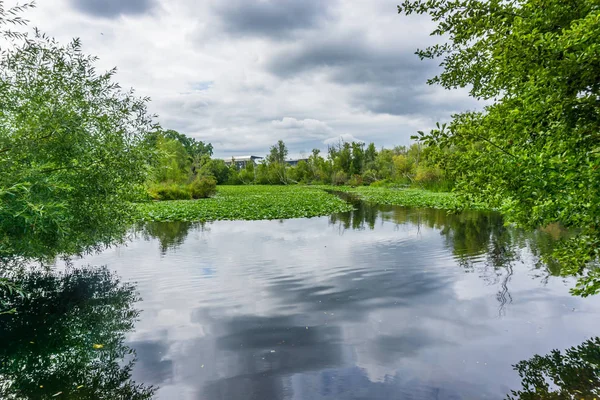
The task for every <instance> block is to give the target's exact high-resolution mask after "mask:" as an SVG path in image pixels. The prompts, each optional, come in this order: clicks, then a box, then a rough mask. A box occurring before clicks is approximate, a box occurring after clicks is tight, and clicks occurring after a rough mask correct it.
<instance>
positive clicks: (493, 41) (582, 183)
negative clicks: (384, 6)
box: [398, 0, 600, 295]
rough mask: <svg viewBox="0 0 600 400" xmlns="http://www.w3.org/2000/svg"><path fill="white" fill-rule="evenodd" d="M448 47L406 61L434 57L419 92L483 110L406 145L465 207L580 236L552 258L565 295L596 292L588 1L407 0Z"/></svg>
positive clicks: (595, 139) (597, 220) (593, 52)
mask: <svg viewBox="0 0 600 400" xmlns="http://www.w3.org/2000/svg"><path fill="white" fill-rule="evenodd" d="M398 11H399V12H400V13H405V14H407V15H409V14H413V13H416V14H424V13H427V14H429V15H430V16H431V18H432V19H433V21H435V22H436V23H437V27H436V28H435V30H434V31H433V32H432V34H433V35H438V36H442V37H444V38H448V39H449V42H448V43H441V44H436V45H433V46H431V47H428V48H426V49H424V50H419V51H418V52H417V54H418V55H419V56H420V57H421V58H422V59H424V58H431V59H433V58H438V57H441V58H442V59H443V61H442V66H443V68H444V69H443V71H442V72H441V74H440V75H438V76H436V77H434V78H432V79H431V80H430V81H429V83H431V84H440V85H442V86H443V87H444V88H447V89H452V88H456V87H468V88H469V89H470V93H471V95H472V96H473V97H475V98H477V99H484V100H487V101H489V102H491V105H488V106H487V107H485V108H484V109H483V110H482V111H479V112H465V113H462V114H459V115H456V116H455V117H454V119H453V121H452V122H451V123H450V124H449V125H448V126H444V125H441V126H438V129H435V130H433V131H431V132H430V133H428V134H424V133H422V132H420V133H419V136H418V138H419V139H420V140H421V141H423V142H425V143H426V144H429V145H434V146H438V147H441V148H445V149H453V150H454V151H452V152H445V153H444V152H439V153H438V154H440V155H444V157H446V161H447V163H446V165H447V166H448V167H450V168H451V169H452V171H451V172H452V173H453V176H454V178H455V179H456V180H457V181H458V183H457V189H458V191H459V193H461V194H462V195H463V196H464V197H465V199H467V200H471V201H481V202H485V203H487V204H488V205H490V206H491V207H495V208H498V209H499V210H501V211H502V212H503V213H504V214H505V215H506V216H507V217H508V218H509V219H510V220H511V221H514V222H516V223H518V224H520V225H522V226H525V227H530V228H532V227H537V226H540V225H542V226H543V225H547V224H549V223H553V222H560V223H562V224H563V225H565V226H567V227H576V228H578V229H580V230H581V231H580V234H579V235H577V236H576V237H575V238H573V239H571V240H570V241H569V242H566V243H564V244H563V245H562V246H560V249H559V250H558V251H557V252H556V253H555V257H556V258H557V259H559V260H560V261H561V263H562V265H563V272H564V273H565V274H579V275H582V278H581V279H580V281H579V284H578V286H577V287H576V288H575V290H574V293H577V294H582V295H588V294H592V293H596V292H598V291H599V290H600V269H598V268H591V269H590V268H587V267H590V266H591V267H593V266H594V265H597V263H598V259H599V256H600V169H599V168H600V135H599V132H600V80H598V76H600V50H599V49H600V8H599V7H598V2H597V1H590V0H570V1H564V0H511V1H504V0H490V1H479V0H427V1H425V0H417V1H414V0H407V1H405V2H404V3H403V4H402V5H401V6H399V7H398Z"/></svg>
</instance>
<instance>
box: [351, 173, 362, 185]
mask: <svg viewBox="0 0 600 400" xmlns="http://www.w3.org/2000/svg"><path fill="white" fill-rule="evenodd" d="M362 184H363V179H362V176H360V175H352V178H350V180H348V185H349V186H352V187H356V186H362Z"/></svg>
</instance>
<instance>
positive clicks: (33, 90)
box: [0, 7, 155, 261]
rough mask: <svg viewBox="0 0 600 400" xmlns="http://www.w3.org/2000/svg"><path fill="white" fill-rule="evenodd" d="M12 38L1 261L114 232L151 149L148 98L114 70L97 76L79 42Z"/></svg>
mask: <svg viewBox="0 0 600 400" xmlns="http://www.w3.org/2000/svg"><path fill="white" fill-rule="evenodd" d="M4 12H5V11H4V10H3V9H1V7H0V28H1V27H2V25H4V24H5V21H6V18H7V17H6V15H3V14H2V13H4ZM2 21H4V22H2ZM12 38H13V40H11V41H8V42H5V44H7V46H6V47H5V48H3V51H2V53H1V54H0V204H1V206H0V261H2V259H7V258H8V257H11V256H15V255H19V256H23V257H41V256H43V255H46V256H52V255H54V254H57V253H73V252H78V251H81V250H82V249H84V248H86V247H88V246H92V245H94V244H96V243H98V242H104V243H110V242H112V241H114V240H116V239H118V238H120V237H121V235H122V234H123V232H124V229H126V226H127V221H128V219H129V216H130V213H129V211H130V203H129V202H130V200H131V199H132V192H133V191H132V189H133V188H134V187H135V185H136V184H142V183H143V182H144V180H145V178H146V172H147V164H148V160H149V159H150V158H151V155H152V154H151V152H150V151H148V148H147V146H145V143H146V140H145V137H146V135H147V133H148V132H149V131H151V130H154V129H155V126H154V124H153V122H152V116H151V115H150V114H148V113H147V111H146V102H147V99H145V98H138V97H136V96H134V93H133V92H132V91H126V92H124V91H122V90H121V89H120V88H119V85H118V84H117V83H115V82H114V81H113V76H114V74H115V70H111V71H108V72H106V73H103V74H98V73H96V71H95V68H94V64H95V61H96V58H95V57H90V56H86V55H85V54H83V52H82V50H81V43H80V41H79V40H78V39H75V40H73V41H72V42H71V43H69V44H68V45H67V46H62V45H60V44H59V43H57V42H56V41H54V40H53V39H50V38H48V37H46V36H45V35H43V34H41V33H40V32H38V31H36V32H35V34H34V35H33V36H30V37H28V38H27V39H26V40H23V38H22V37H16V38H15V37H14V36H13V37H12Z"/></svg>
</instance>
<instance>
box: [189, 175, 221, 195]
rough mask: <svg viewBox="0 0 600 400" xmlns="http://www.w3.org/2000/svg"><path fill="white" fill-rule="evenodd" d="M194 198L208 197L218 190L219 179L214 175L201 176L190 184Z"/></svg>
mask: <svg viewBox="0 0 600 400" xmlns="http://www.w3.org/2000/svg"><path fill="white" fill-rule="evenodd" d="M190 192H191V194H192V198H194V199H206V198H208V197H210V196H212V195H214V194H215V193H216V192H217V180H216V179H215V178H213V177H212V176H199V177H197V178H196V179H194V181H193V182H192V183H191V184H190Z"/></svg>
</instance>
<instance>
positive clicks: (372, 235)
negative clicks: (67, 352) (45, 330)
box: [23, 204, 600, 400]
mask: <svg viewBox="0 0 600 400" xmlns="http://www.w3.org/2000/svg"><path fill="white" fill-rule="evenodd" d="M357 208H358V209H357V211H355V212H353V213H346V214H341V215H336V216H332V217H324V218H313V219H295V220H285V221H256V222H239V221H235V222H234V221H232V222H215V223H210V224H206V225H200V224H189V223H153V224H148V225H146V226H145V227H142V228H139V229H138V230H137V231H136V232H135V234H134V238H133V240H132V242H131V243H129V244H128V245H127V246H126V247H120V248H117V249H111V250H107V251H105V252H104V253H102V254H99V255H97V256H93V257H88V258H86V259H84V260H78V261H76V262H75V265H76V266H82V265H88V264H90V265H92V266H93V265H98V266H101V265H106V266H107V268H108V269H109V270H110V271H113V272H115V273H116V276H118V277H120V279H121V283H118V284H117V283H115V285H116V286H111V284H109V283H107V282H104V284H103V285H104V286H103V285H98V284H97V282H95V283H94V284H93V285H95V286H94V288H95V289H94V290H97V291H98V293H102V292H103V291H104V293H107V291H111V290H112V291H113V292H114V293H115V294H114V296H113V295H111V298H110V300H107V302H108V306H106V305H104V303H101V302H102V301H103V300H102V296H98V295H97V294H94V293H96V292H93V290H91V289H89V288H88V286H93V285H92V284H90V283H89V282H88V283H87V284H85V283H81V282H79V281H78V280H77V279H75V281H76V282H78V283H77V285H79V286H81V287H84V289H81V288H80V289H77V290H75V293H78V296H81V294H80V292H79V291H81V290H83V291H86V290H87V291H88V292H89V293H92V294H90V295H89V297H86V300H85V302H82V304H84V303H85V306H83V305H78V307H79V310H80V311H81V312H83V313H87V314H86V315H90V317H89V321H87V322H85V323H84V324H83V326H86V327H91V326H93V327H94V328H93V330H94V331H98V332H100V331H102V332H104V330H107V333H106V334H105V335H104V336H101V337H98V338H94V339H93V341H92V342H91V343H90V346H91V345H92V344H96V343H98V342H100V341H103V342H101V345H102V346H106V348H105V349H106V350H107V352H112V351H113V347H112V345H110V343H113V342H114V343H115V346H117V347H115V349H116V350H115V351H114V354H113V358H114V360H117V359H118V358H119V357H122V356H123V355H124V353H125V351H124V350H123V351H121V347H123V346H124V347H125V348H131V349H134V350H135V352H136V354H137V361H136V362H135V364H133V363H132V364H131V367H132V369H131V371H127V374H125V375H123V376H120V375H119V377H118V378H114V376H117V375H118V374H117V372H112V375H111V374H105V375H106V377H107V378H106V381H107V382H109V383H110V384H111V385H112V386H113V387H114V388H113V389H110V390H113V392H110V390H109V389H106V392H107V393H109V392H110V393H113V394H112V397H110V396H109V397H107V398H118V397H117V394H118V393H121V394H118V395H119V396H122V397H120V398H134V397H135V396H134V395H133V394H132V393H134V392H136V390H137V389H135V385H138V384H143V385H146V386H149V385H152V386H155V387H157V388H158V389H157V390H156V392H155V393H154V397H155V398H158V399H206V400H213V399H215V400H217V399H218V400H221V399H222V400H236V399H260V400H263V399H266V400H268V399H274V400H275V399H298V400H300V399H302V400H313V399H315V400H316V399H503V398H506V396H507V395H508V394H510V391H511V390H518V389H520V388H521V378H520V377H519V375H518V374H517V372H516V371H515V370H513V367H512V365H513V364H516V363H517V362H519V361H521V360H527V359H530V358H531V357H532V356H534V355H535V354H541V355H544V354H547V353H549V352H550V351H551V350H552V349H555V348H556V349H561V350H563V349H565V348H567V347H570V346H574V345H579V344H581V343H583V342H584V341H585V340H587V339H589V338H591V337H593V336H595V335H597V334H598V333H599V332H600V330H599V328H600V319H598V316H599V315H600V298H599V297H592V298H587V299H581V298H577V297H573V296H571V295H570V294H569V292H568V289H569V288H570V287H572V285H573V281H572V280H570V279H565V278H559V277H555V276H553V272H552V270H553V268H551V267H549V266H547V265H544V264H543V263H541V262H540V261H539V256H540V254H543V253H544V252H546V251H548V250H549V249H550V248H551V246H552V236H553V233H554V232H551V231H550V232H535V233H524V232H521V231H518V230H516V229H512V228H507V227H504V226H503V223H502V220H501V218H500V217H499V216H498V215H495V214H486V213H476V212H468V213H463V214H460V215H447V214H446V213H445V212H444V211H436V210H416V209H406V208H401V207H369V206H366V205H361V204H357ZM100 275H101V276H103V277H105V276H104V275H102V274H101V273H100ZM69 279H70V281H73V278H69ZM82 279H83V278H82ZM86 282H87V281H86ZM127 282H135V289H136V290H137V291H138V292H139V294H140V295H141V297H142V298H143V300H142V301H140V302H138V303H133V302H132V303H131V304H133V306H132V307H134V308H138V309H141V310H142V312H141V314H140V315H139V321H137V322H135V326H134V327H133V323H132V326H130V327H128V326H127V323H128V321H135V314H134V313H133V311H131V309H130V308H128V306H126V305H124V303H123V301H122V300H123V297H127V299H129V297H128V296H130V295H131V293H130V292H127V293H121V292H119V290H120V289H118V288H119V286H118V285H121V284H124V283H127ZM61 285H64V284H62V283H61ZM77 285H75V286H77ZM82 285H83V286H82ZM86 285H87V286H86ZM79 286H77V287H79ZM61 287H62V286H61ZM61 290H63V289H61ZM113 298H116V299H119V300H120V301H121V302H118V301H116V300H114V299H113ZM130 300H131V299H130ZM94 302H96V303H94ZM97 302H100V303H101V305H100V306H98V304H100V303H97ZM117 303H118V306H117V307H115V306H114V304H117ZM90 304H91V305H90ZM85 307H88V308H89V310H106V309H110V310H117V311H113V312H112V313H109V314H110V315H105V314H106V312H105V311H102V312H99V311H86V308H85ZM119 307H120V308H119ZM32 318H35V316H33V317H32ZM69 321H71V320H69ZM73 321H75V320H73ZM73 321H71V322H68V323H63V322H61V325H69V324H79V323H80V322H77V321H75V322H73ZM50 323H51V322H50ZM47 324H48V322H47V321H44V323H41V324H40V325H41V326H47ZM86 324H87V325H86ZM119 324H120V325H119ZM40 329H41V328H40ZM111 329H113V330H114V332H122V333H123V335H121V333H118V334H117V333H115V334H114V335H113V336H114V337H113V336H111V333H110V330H111ZM23 332H25V330H23ZM75 336H76V335H74V337H75ZM24 340H25V339H24ZM119 346H121V347H119ZM95 350H96V351H101V350H103V349H95ZM76 354H78V353H77V352H76ZM95 354H96V353H95ZM111 354H112V353H111ZM77 357H79V355H77ZM86 357H87V356H86ZM93 357H94V356H93V355H92V356H89V357H88V358H89V359H90V360H91V359H93ZM80 358H82V361H81V363H80V364H81V365H79V364H78V366H74V367H73V370H78V371H87V370H85V368H87V367H84V366H85V365H86V364H85V363H86V362H88V363H89V361H86V360H88V359H87V358H85V357H83V356H82V357H80ZM131 358H132V356H131V355H130V356H129V358H127V357H125V359H126V360H131ZM111 360H112V359H111ZM114 360H113V361H114ZM113 361H110V362H109V363H108V364H107V365H109V366H110V367H111V368H114V369H115V370H117V369H118V368H120V367H121V366H122V365H123V363H122V362H120V361H119V362H118V365H117V364H115V362H113ZM98 368H100V369H102V368H108V367H106V366H104V364H101V365H100V367H96V370H98ZM69 371H70V370H69ZM69 371H67V372H65V373H64V375H65V377H64V379H63V381H61V384H62V385H63V386H64V385H65V384H66V383H65V382H68V381H69V379H70V380H71V381H73V382H75V381H77V379H79V381H82V380H83V379H85V378H83V377H79V378H77V379H74V378H73V377H72V376H71V375H69V374H75V372H69ZM92 372H93V371H92ZM96 372H97V371H96ZM82 373H83V372H79V374H82ZM88 373H90V372H89V371H88ZM129 373H130V375H131V379H132V380H131V381H130V380H127V378H128V377H129ZM126 380H127V383H125V384H124V383H123V382H125V381H126ZM79 381H77V382H79ZM115 381H116V382H118V384H114V382H115ZM36 382H37V381H36ZM109 383H107V384H106V385H105V386H106V387H108V385H109ZM89 385H92V386H93V385H94V383H90V384H89ZM119 385H120V386H119ZM60 387H61V386H60V385H56V390H57V391H58V390H59V389H60ZM132 387H133V389H132ZM115 388H116V389H115ZM123 388H124V389H123ZM82 389H83V388H82ZM82 389H79V390H82ZM123 390H129V391H130V392H127V393H129V394H126V395H123V394H122V393H123ZM140 390H141V389H140ZM140 390H138V392H137V394H138V395H140ZM46 393H47V392H46ZM115 393H117V394H115ZM148 393H149V392H147V393H146V394H148ZM59 398H60V397H59ZM90 398H94V397H93V396H92V397H90ZM139 398H143V396H142V395H140V397H139ZM531 398H535V397H531ZM565 398H566V397H565Z"/></svg>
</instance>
